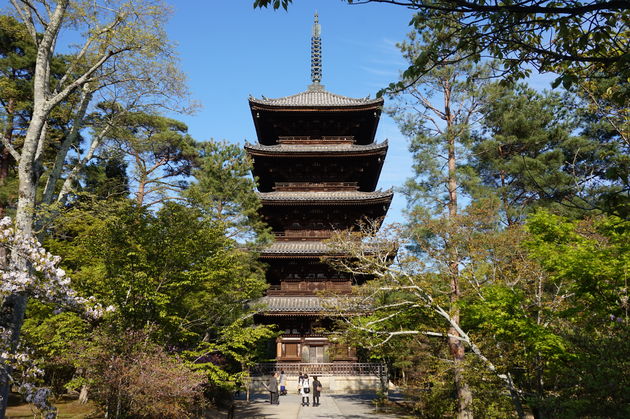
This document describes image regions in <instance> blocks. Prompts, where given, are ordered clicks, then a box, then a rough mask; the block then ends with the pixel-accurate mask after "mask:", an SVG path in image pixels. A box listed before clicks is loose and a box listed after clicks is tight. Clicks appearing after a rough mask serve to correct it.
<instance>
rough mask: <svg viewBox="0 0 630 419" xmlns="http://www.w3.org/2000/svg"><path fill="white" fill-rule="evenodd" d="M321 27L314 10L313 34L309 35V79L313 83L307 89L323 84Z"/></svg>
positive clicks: (319, 86)
mask: <svg viewBox="0 0 630 419" xmlns="http://www.w3.org/2000/svg"><path fill="white" fill-rule="evenodd" d="M321 33H322V27H321V26H320V24H319V15H318V14H317V11H315V20H314V22H313V34H312V36H311V81H312V82H313V84H311V85H310V86H309V90H319V89H322V88H323V86H322V85H320V82H321V81H322V38H321Z"/></svg>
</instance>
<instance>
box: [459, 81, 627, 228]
mask: <svg viewBox="0 0 630 419" xmlns="http://www.w3.org/2000/svg"><path fill="white" fill-rule="evenodd" d="M481 111H482V116H483V118H482V119H481V120H480V129H479V131H478V132H477V135H476V136H475V141H474V146H473V148H472V156H473V157H474V158H473V159H472V161H471V163H470V164H471V168H472V169H473V170H474V171H476V172H477V173H478V174H479V177H480V180H481V183H480V184H475V185H472V188H470V189H472V193H473V194H474V195H476V196H480V195H481V196H482V195H484V194H495V195H496V196H497V198H498V199H500V201H501V202H502V206H503V212H504V213H505V217H506V219H507V222H508V224H512V223H515V222H520V221H522V219H523V218H524V216H525V215H526V214H527V213H528V212H529V211H531V210H532V209H533V208H535V207H538V206H547V207H555V208H556V211H557V210H560V209H562V208H564V211H565V212H566V213H567V214H570V213H573V214H575V215H580V214H581V213H584V212H585V210H592V209H596V208H600V209H601V210H604V211H606V212H608V213H610V214H614V215H618V216H621V217H624V218H625V217H627V213H628V193H629V192H630V188H629V187H628V174H629V173H630V171H629V170H628V168H629V167H630V166H629V162H628V156H627V153H625V152H624V145H623V142H622V141H621V139H620V138H619V135H620V134H619V133H618V132H616V131H614V130H613V129H612V128H611V126H610V124H609V123H608V122H607V121H606V120H605V119H604V120H601V119H600V120H598V121H595V118H596V117H595V116H594V115H592V114H591V111H589V110H588V108H587V107H586V106H584V102H583V101H581V100H580V99H579V98H578V97H576V96H575V95H573V94H569V93H565V94H563V95H560V94H557V93H550V92H543V93H538V92H536V91H534V90H533V89H530V88H528V87H527V86H525V85H518V86H515V87H513V88H508V87H502V86H499V85H495V86H493V88H492V89H491V90H490V94H489V96H488V98H487V99H486V101H485V104H484V106H483V108H482V110H481ZM600 118H601V114H600ZM579 134H581V135H579Z"/></svg>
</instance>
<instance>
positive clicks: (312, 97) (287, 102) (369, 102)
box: [249, 84, 383, 110]
mask: <svg viewBox="0 0 630 419" xmlns="http://www.w3.org/2000/svg"><path fill="white" fill-rule="evenodd" d="M249 103H250V106H251V108H252V109H256V108H258V107H262V108H282V109H286V108H299V109H304V108H326V109H329V108H341V110H343V109H347V110H351V109H353V108H366V107H380V106H382V105H383V99H382V98H374V99H370V97H369V96H368V97H365V98H351V97H347V96H342V95H338V94H335V93H331V92H329V91H327V90H326V89H324V86H322V85H319V84H313V85H311V86H310V87H309V89H308V90H305V91H304V92H300V93H297V94H295V95H290V96H285V97H280V98H276V99H269V98H266V97H264V96H263V97H262V98H261V99H257V98H254V97H252V96H250V98H249Z"/></svg>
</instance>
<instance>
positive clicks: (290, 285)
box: [267, 280, 352, 295]
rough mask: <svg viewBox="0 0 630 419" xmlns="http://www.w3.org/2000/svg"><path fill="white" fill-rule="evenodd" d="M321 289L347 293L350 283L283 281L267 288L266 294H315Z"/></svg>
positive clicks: (350, 287) (349, 289)
mask: <svg viewBox="0 0 630 419" xmlns="http://www.w3.org/2000/svg"><path fill="white" fill-rule="evenodd" d="M321 291H332V292H334V293H336V294H349V293H351V292H352V284H351V282H350V281H349V280H345V281H343V282H338V281H300V282H295V281H291V282H283V284H282V285H281V286H280V285H272V286H270V287H269V288H268V289H267V295H317V293H318V292H321Z"/></svg>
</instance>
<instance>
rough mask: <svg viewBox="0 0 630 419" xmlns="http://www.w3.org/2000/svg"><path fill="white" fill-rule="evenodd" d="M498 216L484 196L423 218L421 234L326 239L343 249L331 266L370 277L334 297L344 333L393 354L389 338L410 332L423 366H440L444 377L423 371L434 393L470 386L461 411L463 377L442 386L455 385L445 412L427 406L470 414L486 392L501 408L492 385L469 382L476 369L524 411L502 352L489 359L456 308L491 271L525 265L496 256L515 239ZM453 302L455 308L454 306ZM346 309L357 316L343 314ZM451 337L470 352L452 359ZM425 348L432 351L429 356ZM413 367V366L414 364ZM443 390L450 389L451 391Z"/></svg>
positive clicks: (520, 412)
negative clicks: (453, 212) (458, 209)
mask: <svg viewBox="0 0 630 419" xmlns="http://www.w3.org/2000/svg"><path fill="white" fill-rule="evenodd" d="M484 207H485V208H484ZM498 221H499V220H498V217H497V216H496V213H495V209H494V208H493V206H492V205H488V204H487V203H483V204H481V205H471V206H470V207H468V208H467V209H466V210H465V211H463V213H461V214H458V215H457V216H455V217H451V216H446V215H443V216H442V217H440V218H427V219H426V220H425V221H424V224H423V227H424V231H423V232H422V237H414V236H410V235H409V233H408V232H405V233H404V234H401V231H397V230H396V229H394V230H392V231H390V232H383V233H378V234H374V232H367V233H368V234H367V235H365V232H362V233H351V232H347V233H340V234H339V235H338V236H337V237H336V238H335V239H334V240H333V242H332V243H331V245H332V246H333V248H334V249H335V251H337V252H338V253H340V254H347V255H348V257H347V258H345V257H344V258H343V259H336V258H333V259H331V260H330V262H331V263H332V264H333V266H334V267H335V268H337V269H340V270H343V271H347V272H351V273H353V274H355V275H369V276H373V277H374V278H375V279H373V280H370V281H368V282H367V283H366V284H365V285H363V286H361V287H357V288H356V290H355V292H354V293H353V295H352V296H350V297H346V298H343V297H342V296H338V297H337V298H339V299H340V300H339V303H338V304H336V306H338V307H341V308H342V309H341V311H344V310H345V313H346V314H343V313H342V312H340V313H339V315H340V316H342V318H343V319H344V321H343V324H342V332H341V333H342V335H343V336H345V338H346V339H348V338H349V339H352V341H353V342H358V343H359V344H360V345H362V346H364V347H367V348H370V349H374V348H376V349H377V350H379V347H384V348H387V346H386V345H392V346H391V347H390V348H387V349H380V350H381V351H383V352H386V353H389V354H390V356H392V357H394V358H397V353H394V352H390V350H391V348H396V349H398V346H397V345H399V343H398V344H390V342H392V341H394V340H396V339H401V338H402V339H408V340H409V343H410V344H412V345H417V346H414V347H412V348H411V349H410V350H411V351H413V352H414V353H416V354H418V356H419V357H421V358H424V359H425V361H424V363H425V365H431V368H432V369H434V371H436V372H437V371H439V372H440V375H441V376H442V377H433V378H427V379H426V381H425V383H427V384H428V383H429V382H430V381H431V380H432V379H433V380H435V381H434V383H436V382H437V381H440V380H441V383H440V386H436V392H439V391H440V387H441V388H442V389H443V388H444V387H445V386H444V382H445V381H448V380H450V381H451V383H452V382H453V381H454V380H458V379H459V380H462V381H463V380H465V384H464V386H465V389H466V390H467V391H468V392H470V395H469V397H470V399H467V400H466V399H465V400H464V401H465V402H467V405H466V406H465V408H466V409H465V410H464V411H463V412H462V396H461V394H460V393H459V391H458V390H460V388H459V387H458V386H460V385H462V384H461V383H457V381H455V385H454V386H453V385H451V386H452V387H447V388H453V387H454V389H453V390H451V391H452V392H450V396H449V397H450V398H451V399H453V403H452V404H450V403H448V402H447V401H444V400H442V401H441V402H440V403H441V404H442V405H443V404H448V405H447V407H444V408H445V409H446V411H443V412H441V413H437V412H435V411H432V413H431V414H432V415H436V414H446V412H452V413H456V414H458V415H469V416H473V414H476V413H482V412H484V408H485V407H486V406H487V404H486V397H488V401H487V402H488V403H495V402H496V403H497V404H498V407H497V408H498V409H500V410H503V411H505V405H506V401H507V399H503V400H502V401H501V400H497V399H496V396H497V392H496V391H493V392H491V395H490V396H484V389H483V388H482V387H480V386H476V385H474V383H475V379H476V380H477V381H479V374H483V375H485V376H486V378H485V380H486V384H487V382H488V381H487V380H491V382H492V383H493V384H492V386H494V387H495V389H496V386H500V387H502V389H503V392H504V393H503V395H502V396H501V397H504V396H505V391H508V392H509V394H510V396H511V397H510V399H511V402H512V405H513V407H512V411H514V412H516V413H517V414H518V416H519V417H524V409H523V407H522V401H521V395H520V392H519V389H518V388H517V386H516V384H515V383H514V380H513V378H512V376H511V374H510V371H509V370H507V371H506V369H505V365H504V364H503V361H502V360H501V358H500V357H496V358H494V359H493V358H491V357H490V356H488V354H487V353H486V352H485V350H484V349H483V347H482V346H481V341H480V340H478V339H477V336H476V335H475V331H474V330H466V329H465V326H464V325H465V324H467V319H466V318H465V317H464V316H463V315H462V314H464V313H465V312H462V311H461V310H460V309H461V305H462V303H463V302H464V301H465V300H466V298H468V297H469V296H478V295H480V294H482V293H483V287H484V285H485V284H486V283H488V282H492V281H495V280H501V278H500V277H499V278H496V277H495V275H497V276H499V275H500V274H501V273H502V272H503V271H504V270H505V271H506V272H512V274H513V275H515V276H518V275H525V274H526V272H529V271H528V270H527V269H526V267H525V266H523V265H521V266H520V267H519V265H511V262H512V259H509V258H508V259H507V260H505V261H504V260H501V259H500V258H495V257H494V256H495V255H497V254H501V255H504V253H503V252H502V251H501V249H503V248H504V247H505V244H506V243H509V242H510V241H513V237H511V236H510V235H509V234H504V233H501V232H500V231H499V230H498V228H499V223H498ZM427 237H431V239H427ZM444 242H449V243H450V246H449V248H446V247H445V246H444V245H443V244H442V243H444ZM419 247H421V249H418V248H419ZM375 249H376V250H375ZM418 250H421V252H419V251H418ZM510 250H512V247H510V248H509V250H507V249H506V250H505V255H510V254H511V253H510ZM454 252H456V254H457V255H458V256H459V269H458V287H459V294H458V298H457V300H456V301H455V302H453V298H452V285H451V282H450V281H449V280H450V278H451V277H452V255H453V253H454ZM393 255H395V256H394V257H393ZM515 259H516V260H518V258H515ZM486 263H488V264H493V268H494V269H492V268H491V269H487V268H485V266H486V265H485V264H486ZM515 268H517V269H515ZM455 304H457V307H456V308H455V309H454V307H453V306H454V305H455ZM347 313H360V315H350V316H348V315H347ZM422 336H425V337H427V338H431V339H434V340H436V343H432V342H427V341H423V340H422V338H421V337H422ZM453 341H457V342H458V343H460V344H461V347H462V352H463V351H464V349H466V350H468V351H470V353H471V354H469V356H466V357H462V359H460V360H459V362H454V358H455V356H456V355H457V354H453V352H452V347H451V343H452V342H453ZM394 345H396V346H394ZM427 346H428V347H429V348H432V349H430V350H428V351H427V352H423V353H422V354H420V351H421V349H422V348H423V347H425V348H426V347H427ZM431 351H434V352H433V354H432V355H431V354H430V353H431ZM400 353H402V351H401V352H398V354H400ZM471 356H473V357H474V358H475V360H472V359H471ZM445 358H448V359H445ZM438 364H440V366H438ZM415 368H417V365H414V366H413V369H415ZM480 382H481V383H483V382H484V380H480ZM444 392H445V393H446V394H449V390H444ZM453 394H457V396H453ZM493 398H495V399H494V400H493ZM484 413H485V412H484Z"/></svg>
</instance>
